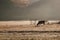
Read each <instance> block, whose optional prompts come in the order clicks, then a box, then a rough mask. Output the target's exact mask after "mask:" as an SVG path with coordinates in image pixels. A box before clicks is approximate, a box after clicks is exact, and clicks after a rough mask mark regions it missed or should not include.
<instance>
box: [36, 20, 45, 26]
mask: <svg viewBox="0 0 60 40" xmlns="http://www.w3.org/2000/svg"><path fill="white" fill-rule="evenodd" d="M41 24H45V21H44V20H42V21H38V23H37V26H38V25H41Z"/></svg>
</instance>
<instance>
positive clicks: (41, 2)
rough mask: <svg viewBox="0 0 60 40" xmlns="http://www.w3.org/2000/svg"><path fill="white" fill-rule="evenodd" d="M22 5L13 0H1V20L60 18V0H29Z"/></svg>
mask: <svg viewBox="0 0 60 40" xmlns="http://www.w3.org/2000/svg"><path fill="white" fill-rule="evenodd" d="M29 2H30V4H28V6H24V7H20V6H21V5H20V4H19V5H18V4H14V3H13V2H11V0H0V21H5V20H36V19H37V20H40V19H43V20H59V19H60V0H29Z"/></svg>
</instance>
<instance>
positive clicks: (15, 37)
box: [0, 24, 60, 40]
mask: <svg viewBox="0 0 60 40" xmlns="http://www.w3.org/2000/svg"><path fill="white" fill-rule="evenodd" d="M0 31H59V33H56V32H55V33H54V32H52V33H50V32H47V33H39V32H27V33H26V32H25V33H24V32H23V33H17V32H12V33H7V32H4V33H1V32H0V40H60V24H51V25H41V26H39V27H35V26H34V25H0Z"/></svg>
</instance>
